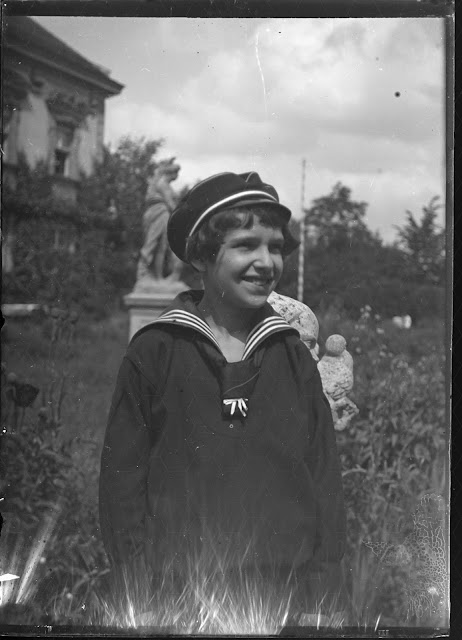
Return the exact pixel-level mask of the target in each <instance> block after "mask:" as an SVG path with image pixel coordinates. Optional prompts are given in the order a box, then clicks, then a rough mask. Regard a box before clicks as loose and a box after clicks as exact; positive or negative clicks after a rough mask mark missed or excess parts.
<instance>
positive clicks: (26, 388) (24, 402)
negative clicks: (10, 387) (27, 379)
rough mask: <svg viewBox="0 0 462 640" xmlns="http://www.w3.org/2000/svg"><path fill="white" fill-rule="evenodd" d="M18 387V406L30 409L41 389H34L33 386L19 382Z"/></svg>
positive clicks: (16, 399)
mask: <svg viewBox="0 0 462 640" xmlns="http://www.w3.org/2000/svg"><path fill="white" fill-rule="evenodd" d="M15 387H16V398H15V401H16V404H17V405H18V406H19V407H30V405H31V404H32V403H33V402H34V400H35V398H36V397H37V396H38V393H39V391H40V389H38V388H37V387H34V385H32V384H27V383H23V382H18V383H16V385H15Z"/></svg>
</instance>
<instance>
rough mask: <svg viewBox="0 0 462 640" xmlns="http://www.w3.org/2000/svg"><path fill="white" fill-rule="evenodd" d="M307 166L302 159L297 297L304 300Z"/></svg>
mask: <svg viewBox="0 0 462 640" xmlns="http://www.w3.org/2000/svg"><path fill="white" fill-rule="evenodd" d="M305 166H306V160H305V158H303V160H302V189H301V199H300V200H301V204H300V206H301V210H302V219H301V221H300V246H299V249H298V291H297V299H298V300H300V302H303V289H304V286H305V211H304V207H305Z"/></svg>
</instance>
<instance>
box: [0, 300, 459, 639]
mask: <svg viewBox="0 0 462 640" xmlns="http://www.w3.org/2000/svg"><path fill="white" fill-rule="evenodd" d="M319 321H320V326H321V335H320V342H321V355H322V347H323V342H324V340H325V339H326V338H327V336H328V335H330V334H332V333H341V334H342V335H344V336H345V338H346V339H347V341H348V347H349V349H350V351H351V352H352V353H353V356H354V361H355V387H354V390H353V392H352V395H351V397H352V400H353V401H354V402H355V403H356V405H357V406H358V407H359V409H360V412H359V414H358V416H356V417H355V418H354V419H353V421H352V422H351V424H350V426H349V427H348V428H347V429H346V430H345V431H343V432H338V433H337V439H338V448H339V454H340V457H341V462H342V469H343V482H344V491H345V500H346V506H347V519H348V545H347V553H346V557H345V569H346V573H347V577H348V585H349V590H350V594H351V603H350V608H349V611H348V619H349V621H350V623H351V624H356V623H358V624H368V625H370V624H374V623H375V621H376V620H378V619H379V618H380V619H381V626H383V625H387V624H388V625H398V626H402V625H403V623H404V622H405V620H406V619H407V623H408V624H419V623H422V618H420V619H417V617H416V615H415V612H414V617H412V615H411V616H409V610H408V607H407V605H406V602H407V600H406V597H407V595H406V594H407V593H408V591H407V589H408V584H409V576H408V575H407V573H406V571H405V570H404V569H403V567H402V566H400V565H399V563H395V564H384V563H383V562H380V559H379V558H378V557H377V555H375V554H374V553H373V552H372V551H371V549H370V548H369V547H367V546H366V545H365V544H363V543H365V542H373V543H380V542H385V543H387V542H390V543H392V544H400V543H402V541H403V539H404V538H405V536H406V533H407V532H408V531H409V530H410V528H412V522H411V521H410V514H411V513H412V511H413V509H415V507H416V505H418V501H419V499H420V498H421V497H422V495H424V494H426V493H429V492H432V493H435V494H437V495H440V496H447V494H448V488H447V466H446V464H447V458H448V448H447V433H448V425H447V422H446V419H447V418H446V414H445V393H446V389H445V379H444V371H445V353H444V346H443V345H444V337H443V335H444V334H443V327H442V326H441V324H440V323H438V322H436V321H435V322H434V323H433V324H431V323H428V324H427V326H421V327H416V328H412V329H410V330H409V331H403V330H399V329H397V328H396V327H393V326H392V325H391V324H390V323H387V322H383V321H382V320H381V319H380V318H377V317H376V316H375V315H374V314H373V312H372V310H368V309H365V310H363V314H362V316H361V317H360V318H359V319H358V321H357V322H352V321H351V320H348V319H345V318H343V317H341V316H338V315H337V316H336V315H335V314H332V313H331V314H330V315H329V314H327V315H326V316H325V317H319ZM76 327H77V330H76V333H75V335H74V336H73V337H72V340H68V339H67V338H66V339H65V338H64V337H63V336H64V334H63V336H62V337H61V342H62V344H56V339H55V341H54V345H53V321H52V319H51V318H47V319H45V320H44V321H43V322H36V321H34V322H32V321H30V320H27V321H18V322H16V321H15V322H11V323H9V324H8V325H7V334H6V335H5V336H4V344H3V356H2V357H3V359H4V361H5V366H6V371H7V372H14V373H15V374H16V375H17V377H18V378H19V379H22V380H26V381H27V382H30V383H32V384H35V385H36V386H38V387H40V389H41V390H42V392H43V391H44V390H47V394H48V395H47V394H44V393H42V394H41V395H40V396H39V399H38V400H37V401H36V402H35V404H34V406H33V407H32V408H31V409H28V410H27V411H26V414H25V418H24V422H23V424H22V426H21V428H20V429H19V430H18V431H17V432H14V433H12V432H11V431H10V432H8V433H7V434H6V435H4V436H2V439H3V440H4V441H5V442H4V444H5V446H4V447H3V452H2V462H3V472H4V473H5V472H6V476H5V477H4V478H2V482H3V484H4V488H5V490H6V492H5V495H6V496H7V498H8V499H7V500H6V502H7V503H8V504H9V509H10V510H8V504H7V505H6V509H2V512H3V513H4V517H5V520H6V525H7V527H6V529H5V532H4V534H2V538H1V542H0V544H1V556H0V558H1V560H2V562H1V564H2V569H3V571H8V572H11V573H15V572H16V574H17V575H21V576H24V575H25V573H26V572H27V567H26V564H27V562H29V558H30V555H29V554H30V552H33V551H34V550H35V556H34V558H35V560H34V562H35V565H34V571H33V575H32V577H31V578H29V583H28V585H27V589H28V592H27V593H28V594H29V596H28V597H29V600H28V602H26V604H27V603H29V609H28V610H27V611H25V610H24V609H22V613H21V619H20V622H21V623H23V624H24V623H27V622H31V623H36V621H37V620H38V619H39V618H40V616H41V615H43V614H44V613H46V614H48V615H49V616H51V617H52V618H53V619H54V620H55V621H56V622H58V623H66V622H69V621H70V622H73V623H75V624H87V623H91V624H112V623H117V624H119V623H120V624H121V625H122V626H133V625H132V623H131V622H130V620H131V618H130V615H129V613H127V612H128V609H129V608H130V603H129V602H128V601H127V602H125V605H126V606H127V607H128V609H126V611H125V612H124V615H121V612H120V603H119V604H118V605H111V604H110V602H109V600H107V599H105V597H104V596H103V595H102V594H104V580H105V577H106V575H107V571H108V565H107V561H106V558H105V554H104V550H103V547H102V542H101V537H100V532H99V526H98V515H97V508H98V505H97V485H98V474H99V459H100V453H101V447H102V441H103V436H104V429H105V424H106V417H107V412H108V408H109V404H110V398H111V394H112V390H113V386H114V383H115V378H116V375H117V370H118V367H119V364H120V361H121V358H122V356H123V353H124V350H125V348H126V344H127V335H128V327H127V321H126V317H125V316H124V315H123V314H120V315H118V316H115V317H113V318H112V319H108V320H103V321H100V322H95V321H91V320H85V319H84V318H80V319H79V320H78V322H77V325H76ZM55 338H56V336H55ZM66 340H67V342H66ZM50 346H52V347H53V348H50ZM63 379H65V385H64V395H62V397H61V400H59V396H60V393H59V390H60V389H61V386H62V382H63ZM50 394H51V395H50ZM45 397H47V398H50V397H51V398H52V399H51V404H52V405H53V403H54V404H55V405H56V403H57V402H59V401H60V402H61V407H60V411H59V412H58V413H57V412H56V410H55V411H54V412H53V411H51V410H50V407H49V406H44V405H43V404H42V403H43V402H44V398H45ZM48 402H50V400H48ZM55 409H56V406H55ZM13 459H15V460H17V461H18V462H17V464H15V465H12V464H11V460H13ZM13 513H14V514H15V515H14V516H13ZM53 514H54V515H53ZM52 516H53V517H56V521H53V520H52V519H51V520H50V518H52ZM46 522H48V523H50V522H52V523H53V527H52V530H50V531H49V532H48V533H47V538H46V541H45V544H42V546H40V539H42V540H43V536H42V538H40V536H41V531H42V530H43V529H42V528H43V526H45V524H46ZM50 527H51V525H50ZM18 541H19V542H20V543H21V544H19V543H18ZM20 582H21V581H18V585H16V586H14V587H13V588H12V589H10V593H9V602H10V603H14V604H17V605H18V606H19V604H21V602H22V605H24V598H22V600H21V601H20V602H18V600H17V596H18V593H19V590H20V589H21V584H20ZM23 584H24V583H23ZM201 584H202V587H201ZM221 587H222V588H221ZM221 587H220V589H221V590H220V589H218V590H215V591H214V592H213V591H210V590H207V589H206V588H205V583H204V582H202V583H201V582H200V580H199V581H198V582H196V586H195V588H194V590H193V592H190V593H189V596H188V597H189V600H188V599H187V598H186V595H185V594H183V600H181V601H179V602H178V609H177V611H176V614H175V612H174V611H173V612H172V611H171V612H170V618H169V620H170V622H171V621H172V620H173V619H175V615H177V619H179V617H181V616H183V618H182V619H183V620H185V619H186V618H187V615H186V613H187V609H188V607H186V609H185V602H186V603H187V602H189V603H190V604H189V605H188V606H191V607H192V605H191V602H193V601H194V602H195V605H194V607H193V608H194V611H196V613H197V612H198V616H199V618H198V619H195V620H194V621H193V620H192V619H189V622H187V624H186V623H185V624H186V627H185V628H187V629H189V630H190V631H191V630H195V631H198V632H201V631H204V630H205V629H209V630H211V631H210V632H211V633H220V634H221V633H226V629H227V628H228V629H236V628H237V627H236V625H237V622H238V621H237V619H234V618H235V617H236V615H237V614H236V611H235V609H236V607H237V608H239V610H240V611H241V612H242V614H241V617H242V616H243V615H244V613H245V611H244V610H245V607H244V603H243V601H242V599H241V600H240V601H239V603H238V604H236V602H237V601H236V594H234V595H233V594H232V593H231V592H230V591H229V589H228V590H227V589H226V585H225V584H222V585H221ZM24 588H25V587H23V593H24ZM138 588H139V585H138ZM241 591H242V589H241ZM254 595H255V598H254V599H253V600H251V601H250V602H249V605H248V607H247V609H248V611H247V614H248V616H247V617H249V616H250V619H252V620H253V622H252V624H253V625H254V626H253V628H254V629H259V630H260V631H261V632H269V631H268V630H269V629H270V628H271V629H273V628H274V626H275V624H276V619H277V620H279V621H281V620H284V619H285V618H284V616H285V611H286V609H285V604H284V603H285V602H286V596H287V594H285V595H284V594H280V602H279V604H278V598H277V594H275V593H271V594H267V595H266V600H265V598H263V600H258V598H257V596H256V594H255V593H254ZM185 598H186V600H185ZM191 598H192V600H191ZM135 599H136V598H135ZM259 602H260V604H258V603H259ZM33 603H35V604H36V605H37V607H36V608H34V606H33ZM233 603H234V604H233ZM268 603H270V604H271V606H269V604H268ZM132 604H133V603H132ZM158 604H159V607H160V606H161V605H160V602H159V603H158ZM125 605H124V606H125ZM159 607H158V608H157V610H159ZM182 607H183V608H182ZM233 607H234V609H233ZM252 607H253V608H252ZM16 611H18V610H17V609H16ZM5 612H6V609H5V607H3V608H2V607H0V621H1V620H2V615H3V618H4V619H6V618H5V616H6V613H5ZM428 613H429V614H430V613H431V612H428ZM180 614H181V615H180ZM247 614H246V615H247ZM276 614H277V615H276ZM8 615H10V616H11V615H13V617H14V615H15V614H14V611H13V613H12V614H8ZM441 615H442V614H441V612H436V613H435V612H433V618H431V621H432V622H433V623H434V622H435V620H436V621H437V622H438V623H440V622H441V621H442V617H441ZM127 616H128V617H127ZM178 616H179V617H178ZM185 616H186V618H185ZM201 616H202V617H201ZM233 616H234V618H233ZM265 616H266V617H265ZM438 616H439V617H438ZM244 617H245V616H244ZM257 618H258V620H259V621H258V620H257ZM232 620H234V622H232ZM426 620H427V622H428V620H430V618H429V617H428V616H427V618H426ZM201 621H202V622H201ZM424 621H425V620H424ZM160 623H162V624H166V623H167V620H166V618H165V616H164V617H163V618H162V616H160V617H159V615H157V618H156V624H160ZM169 624H170V623H169ZM278 624H279V622H278ZM194 625H195V626H194ZM227 625H228V626H227ZM233 625H234V626H233ZM246 625H247V626H246ZM259 625H260V626H259ZM135 626H136V625H135ZM276 626H277V625H276ZM239 629H241V630H242V629H245V630H246V631H242V632H243V633H246V632H248V630H249V625H248V621H247V623H246V622H245V620H244V619H241V620H240V627H239ZM256 632H258V631H256Z"/></svg>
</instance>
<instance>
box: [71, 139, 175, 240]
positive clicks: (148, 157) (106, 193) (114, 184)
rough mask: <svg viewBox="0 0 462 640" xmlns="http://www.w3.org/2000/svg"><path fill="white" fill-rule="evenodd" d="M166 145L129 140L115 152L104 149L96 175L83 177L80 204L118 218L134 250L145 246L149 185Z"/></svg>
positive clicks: (149, 141) (142, 140)
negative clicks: (142, 242) (143, 232)
mask: <svg viewBox="0 0 462 640" xmlns="http://www.w3.org/2000/svg"><path fill="white" fill-rule="evenodd" d="M162 143H163V141H162V140H146V139H145V138H143V137H141V138H130V137H129V136H125V137H124V138H122V139H121V140H120V141H119V143H118V145H117V146H116V148H115V149H114V150H111V149H110V148H109V147H104V149H103V159H102V161H101V163H99V164H98V165H97V166H96V167H95V171H94V173H93V174H92V175H91V176H89V177H84V176H83V177H82V181H81V187H80V192H79V202H80V204H81V205H82V206H83V207H85V208H86V209H88V210H93V211H95V210H96V211H105V212H108V215H112V216H117V217H118V218H119V220H120V221H121V223H122V225H123V227H124V229H125V230H126V232H127V233H126V236H127V237H126V241H127V243H128V244H129V245H130V246H131V247H132V248H133V250H135V248H136V249H138V248H139V247H140V246H141V245H140V243H141V241H142V237H141V236H142V231H141V229H142V216H143V212H144V209H145V196H146V189H147V183H148V179H149V177H150V176H151V175H152V174H153V172H154V169H155V168H156V166H157V162H156V161H155V159H154V156H155V155H156V154H157V152H158V150H159V149H160V147H161V146H162Z"/></svg>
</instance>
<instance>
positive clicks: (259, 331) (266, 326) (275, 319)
mask: <svg viewBox="0 0 462 640" xmlns="http://www.w3.org/2000/svg"><path fill="white" fill-rule="evenodd" d="M287 330H292V331H293V330H294V328H293V327H291V326H290V324H289V323H288V322H286V321H285V320H284V318H281V317H280V316H270V317H269V318H265V319H264V320H262V321H261V322H259V323H258V324H257V326H256V327H254V328H253V329H252V331H251V332H250V333H249V335H248V336H247V340H246V342H245V349H244V354H243V356H242V359H243V360H245V359H246V358H248V356H249V355H250V354H251V353H252V351H254V350H255V349H256V348H257V347H258V345H259V344H260V343H261V342H263V340H265V339H266V338H267V337H268V336H270V335H272V334H273V333H277V332H278V331H287Z"/></svg>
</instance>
